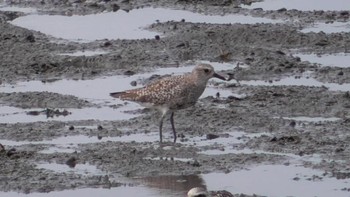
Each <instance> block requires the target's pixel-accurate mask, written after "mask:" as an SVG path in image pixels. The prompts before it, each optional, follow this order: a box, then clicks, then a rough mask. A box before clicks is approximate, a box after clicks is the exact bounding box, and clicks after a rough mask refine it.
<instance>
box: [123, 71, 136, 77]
mask: <svg viewBox="0 0 350 197" xmlns="http://www.w3.org/2000/svg"><path fill="white" fill-rule="evenodd" d="M134 74H135V72H134V71H132V70H127V71H125V72H124V75H127V76H131V75H134Z"/></svg>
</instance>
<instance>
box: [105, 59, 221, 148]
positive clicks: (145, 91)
mask: <svg viewBox="0 0 350 197" xmlns="http://www.w3.org/2000/svg"><path fill="white" fill-rule="evenodd" d="M213 77H216V78H219V79H222V80H226V79H225V77H223V76H220V75H218V74H217V73H215V71H214V68H213V67H212V66H211V65H209V64H199V65H197V66H195V67H194V69H193V70H192V72H191V73H188V74H184V75H178V76H171V77H166V78H162V79H160V80H157V81H155V82H153V83H151V84H149V85H147V86H145V87H143V88H137V89H132V90H126V91H123V92H113V93H110V95H111V96H112V97H114V98H120V99H122V100H129V101H134V102H137V103H139V104H140V105H142V106H144V107H147V108H155V109H157V110H159V111H160V112H161V113H162V116H161V118H160V121H159V135H160V143H162V126H163V119H164V117H165V115H166V114H167V113H168V112H170V113H171V115H170V123H171V126H172V129H173V134H174V143H175V142H176V130H175V126H174V112H175V111H177V110H180V109H184V108H187V107H190V106H193V105H194V104H195V103H196V102H197V100H198V98H199V97H200V96H201V95H202V93H203V92H204V89H205V87H206V85H207V82H208V80H209V79H211V78H213Z"/></svg>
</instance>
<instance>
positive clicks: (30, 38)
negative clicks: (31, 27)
mask: <svg viewBox="0 0 350 197" xmlns="http://www.w3.org/2000/svg"><path fill="white" fill-rule="evenodd" d="M26 40H28V41H29V42H35V37H34V36H33V35H29V36H27V37H26Z"/></svg>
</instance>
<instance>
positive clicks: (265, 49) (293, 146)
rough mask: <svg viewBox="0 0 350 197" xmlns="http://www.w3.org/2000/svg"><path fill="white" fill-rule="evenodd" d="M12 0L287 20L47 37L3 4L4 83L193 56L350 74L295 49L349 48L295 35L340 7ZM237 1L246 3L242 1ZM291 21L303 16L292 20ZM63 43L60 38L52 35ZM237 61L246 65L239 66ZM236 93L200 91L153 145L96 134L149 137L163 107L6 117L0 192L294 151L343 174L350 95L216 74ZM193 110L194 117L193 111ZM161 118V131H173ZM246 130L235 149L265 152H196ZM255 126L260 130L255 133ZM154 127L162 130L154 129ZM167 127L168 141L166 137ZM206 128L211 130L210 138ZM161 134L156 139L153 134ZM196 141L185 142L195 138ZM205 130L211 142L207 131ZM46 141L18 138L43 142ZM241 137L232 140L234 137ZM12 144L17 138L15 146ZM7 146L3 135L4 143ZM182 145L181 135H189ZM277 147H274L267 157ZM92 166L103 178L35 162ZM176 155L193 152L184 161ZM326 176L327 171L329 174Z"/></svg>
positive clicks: (76, 9)
mask: <svg viewBox="0 0 350 197" xmlns="http://www.w3.org/2000/svg"><path fill="white" fill-rule="evenodd" d="M6 3H9V4H11V5H17V6H23V7H25V6H31V7H36V8H39V9H42V12H43V13H52V14H65V15H71V14H90V13H100V12H102V11H117V10H119V9H123V10H130V9H136V8H138V7H142V6H156V7H171V8H181V9H187V10H191V11H194V12H205V13H208V14H217V13H240V14H244V13H246V14H247V13H249V14H251V15H253V16H259V17H268V18H277V19H283V20H287V21H286V23H284V24H255V25H245V24H231V25H213V24H196V23H188V22H186V21H183V22H180V21H178V22H176V21H172V22H166V23H157V24H153V25H151V26H150V27H149V29H151V30H153V31H157V32H159V33H160V34H163V35H164V37H161V39H160V40H157V39H141V40H99V41H95V42H91V43H74V42H68V41H65V43H63V42H62V40H60V39H57V38H51V37H49V36H46V35H44V34H41V33H40V32H34V31H30V30H26V29H23V28H20V27H16V26H13V25H11V24H10V23H8V21H10V20H13V19H14V18H16V17H19V16H20V15H22V14H21V13H17V12H2V11H0V21H1V22H0V45H1V46H2V47H1V49H0V57H2V60H1V61H0V77H1V82H2V83H13V84H15V83H16V82H19V81H25V80H42V81H43V82H48V83H49V82H50V81H54V80H60V79H77V80H84V79H94V78H98V77H102V76H110V75H115V74H125V75H126V74H128V73H143V72H146V71H148V70H150V69H152V68H155V67H168V66H172V65H174V64H176V65H177V64H184V63H186V62H187V61H189V60H190V61H191V60H208V61H216V62H229V63H232V70H228V71H224V72H226V73H227V74H232V73H233V74H234V78H235V79H237V80H238V81H241V80H267V81H271V82H272V81H274V80H279V79H281V78H283V77H285V76H302V75H303V74H304V73H306V72H309V73H311V76H310V77H314V78H316V79H317V80H319V81H322V82H329V83H350V75H348V73H350V70H349V68H337V67H322V68H321V67H319V66H318V65H316V64H313V63H310V62H308V61H301V59H300V58H298V57H297V56H296V55H293V54H294V53H295V52H314V53H317V54H332V53H339V52H348V51H349V47H350V44H349V40H350V34H349V33H333V34H325V33H323V32H321V33H302V32H301V31H300V26H305V25H307V24H308V23H309V22H310V20H311V21H312V22H314V21H348V20H349V13H345V12H344V11H338V12H337V11H332V12H330V11H313V12H311V11H310V12H301V11H297V10H278V11H264V10H261V9H256V10H248V9H242V8H240V4H238V3H237V2H236V1H215V3H213V1H177V3H173V1H162V2H153V1H135V2H134V1H89V3H87V2H85V1H64V2H63V1H62V2H60V3H58V2H57V1H40V3H39V2H38V1H25V2H23V1H6ZM243 3H247V4H248V3H249V2H248V1H247V2H243ZM291 19H298V20H299V21H300V22H299V24H295V23H290V22H288V20H291ZM58 41H60V42H58ZM85 49H89V50H95V49H106V50H108V51H109V52H110V53H108V54H103V55H97V56H92V57H85V56H79V57H72V56H64V55H55V54H58V53H62V52H74V51H78V50H85ZM237 62H238V63H240V64H245V65H248V66H249V67H247V68H241V69H238V68H235V67H236V65H237ZM220 85H221V86H220V87H221V88H224V89H227V90H232V92H233V93H236V94H244V95H245V96H244V97H236V96H235V95H234V94H232V95H231V96H228V97H218V98H217V97H206V98H203V99H201V100H200V101H199V102H198V104H197V105H196V106H195V107H193V108H190V109H186V110H183V111H179V112H177V113H176V114H175V121H176V127H177V130H178V131H179V141H180V142H178V143H176V144H175V145H172V144H170V143H169V144H168V145H166V146H165V147H163V148H161V147H159V144H158V142H157V141H141V142H139V141H131V142H123V141H113V140H111V141H108V140H107V141H103V139H105V138H108V137H120V136H121V137H123V136H128V135H133V134H145V135H147V134H153V133H157V131H158V126H157V122H158V117H159V114H157V113H155V112H153V111H149V110H139V111H136V112H135V113H139V112H141V113H140V116H138V117H136V118H132V119H130V120H121V121H99V120H84V121H69V122H68V121H66V122H63V121H46V122H35V123H16V124H6V123H3V124H1V127H0V139H2V140H12V141H11V143H9V144H10V145H5V146H4V150H1V149H0V157H1V159H0V166H1V169H2V170H1V172H0V180H1V181H0V191H18V192H24V193H29V192H49V191H55V190H64V189H74V188H86V187H92V188H95V187H103V188H111V187H117V186H121V185H123V184H125V183H123V181H121V180H119V179H118V177H119V176H122V177H127V178H134V177H152V176H164V175H170V176H174V175H192V174H201V173H210V172H230V171H235V170H239V169H244V168H247V167H249V166H254V165H259V164H285V165H288V161H287V160H288V156H287V155H283V154H293V155H296V156H300V158H301V159H300V162H301V163H302V165H304V166H306V167H310V168H315V169H320V170H323V171H325V172H329V173H328V174H327V173H326V174H327V176H328V175H330V176H332V177H337V178H349V167H348V164H349V162H350V157H349V155H350V148H349V143H350V132H349V128H350V127H349V126H350V114H349V113H350V111H349V108H350V95H349V92H345V91H344V92H341V91H330V90H329V89H328V88H326V87H307V86H247V85H244V84H243V85H240V84H239V83H236V81H235V80H232V81H229V82H220ZM0 103H1V105H2V106H14V107H18V108H43V109H46V108H50V109H55V108H60V109H61V108H85V107H95V106H97V104H95V103H91V102H89V101H85V100H83V99H80V98H77V97H74V96H70V95H61V94H57V93H50V92H27V93H0ZM302 116H306V117H324V118H336V120H331V121H328V120H321V121H310V122H305V121H298V120H293V119H287V118H288V117H302ZM189 117H190V118H189ZM170 128H171V127H170V124H168V120H166V124H165V125H164V130H165V131H170ZM235 131H237V132H239V131H244V132H245V133H246V134H245V135H244V136H243V137H239V139H238V140H239V141H240V142H241V143H237V144H234V145H232V146H233V148H234V149H237V150H243V149H246V148H249V149H252V150H260V151H265V152H266V153H262V154H245V153H238V154H234V153H228V154H217V155H207V154H202V153H201V152H202V151H207V150H219V151H225V148H227V147H224V146H221V145H220V144H210V145H205V146H199V145H200V144H201V143H202V142H203V143H205V142H210V140H211V139H210V138H211V137H210V136H215V137H218V138H219V139H225V138H230V137H232V140H234V139H236V138H235V137H234V136H232V133H233V132H235ZM77 135H81V136H87V137H90V138H91V139H98V140H102V141H101V142H99V141H97V142H95V143H81V144H75V145H76V147H74V148H71V149H72V150H73V151H72V152H69V153H64V152H63V153H62V152H52V153H50V154H47V153H42V152H41V151H43V150H46V149H48V148H50V147H55V144H50V143H47V141H54V140H55V139H57V138H59V137H67V139H68V138H69V137H71V136H77ZM253 135H256V136H254V137H252V136H253ZM156 136H157V134H156ZM170 136H171V134H170V132H166V141H169V142H170V141H172V138H171V137H170ZM208 136H209V137H208ZM157 137H158V136H157ZM197 138H200V140H199V141H196V142H195V143H192V141H194V139H197ZM208 138H209V139H208ZM45 140H46V143H20V142H21V141H34V142H40V141H45ZM236 140H237V139H236ZM15 142H18V143H17V144H16V143H15ZM4 143H5V142H4ZM186 143H187V144H186ZM271 153H276V154H271ZM310 155H311V156H312V155H319V157H320V158H321V162H318V163H313V162H309V161H307V160H303V156H310ZM72 157H73V158H75V162H76V164H90V165H94V166H96V167H97V168H98V169H99V170H102V171H105V172H110V173H109V174H108V175H96V174H92V175H90V176H83V175H80V174H74V173H65V172H62V173H54V172H52V171H48V170H44V169H39V168H37V167H36V164H37V163H40V162H47V163H58V164H63V165H65V164H66V162H67V161H68V160H69V159H71V158H72ZM176 158H186V159H190V160H188V161H187V162H183V161H178V160H176ZM325 176H326V175H325Z"/></svg>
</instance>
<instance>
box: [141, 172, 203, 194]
mask: <svg viewBox="0 0 350 197" xmlns="http://www.w3.org/2000/svg"><path fill="white" fill-rule="evenodd" d="M139 180H140V181H141V182H142V183H143V184H145V185H146V186H147V187H150V188H157V189H160V190H168V192H169V190H170V191H171V192H169V193H174V194H177V195H178V196H186V194H187V192H188V190H190V189H191V188H193V187H203V188H206V185H205V181H204V180H203V179H202V178H201V176H199V175H179V176H176V175H173V176H171V175H170V176H150V177H143V178H140V179H139Z"/></svg>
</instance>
